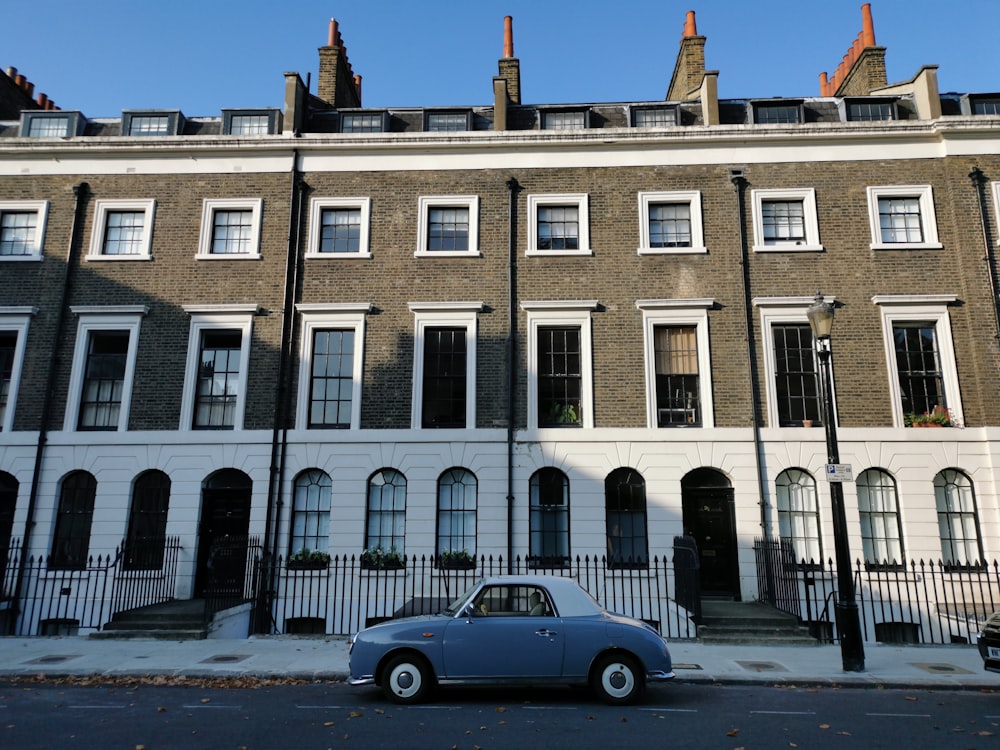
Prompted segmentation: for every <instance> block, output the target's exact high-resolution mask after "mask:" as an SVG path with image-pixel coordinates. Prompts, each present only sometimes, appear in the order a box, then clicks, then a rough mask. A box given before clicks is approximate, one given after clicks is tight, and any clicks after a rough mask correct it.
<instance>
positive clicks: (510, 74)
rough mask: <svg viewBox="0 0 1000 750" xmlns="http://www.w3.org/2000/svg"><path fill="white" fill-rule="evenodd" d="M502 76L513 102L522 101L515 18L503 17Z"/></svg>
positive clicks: (508, 95) (518, 102)
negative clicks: (515, 40) (515, 38)
mask: <svg viewBox="0 0 1000 750" xmlns="http://www.w3.org/2000/svg"><path fill="white" fill-rule="evenodd" d="M500 78H503V79H504V80H505V81H506V82H507V97H508V98H509V100H510V102H511V103H512V104H520V103H521V61H520V60H518V59H517V58H516V57H514V19H513V18H511V17H510V16H505V17H504V19H503V57H502V58H501V59H500Z"/></svg>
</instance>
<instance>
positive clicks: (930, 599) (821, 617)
mask: <svg viewBox="0 0 1000 750" xmlns="http://www.w3.org/2000/svg"><path fill="white" fill-rule="evenodd" d="M754 552H755V554H756V558H757V580H758V589H759V592H760V593H759V596H760V599H761V600H762V601H765V602H767V603H768V604H771V605H773V606H775V607H777V608H779V609H781V610H782V611H785V612H788V613H789V614H792V615H795V616H796V617H798V618H799V619H801V620H802V621H803V622H804V623H806V624H809V625H810V626H811V628H812V629H813V632H814V633H815V634H816V635H817V636H818V637H820V638H821V639H823V640H830V641H835V640H837V638H838V634H837V631H836V623H835V622H834V620H835V619H836V618H835V617H834V607H833V605H834V602H835V599H836V596H837V579H836V566H835V565H834V564H833V560H825V561H823V560H821V561H819V562H817V561H815V560H809V561H806V560H799V561H796V559H795V557H794V554H793V553H792V552H791V543H790V542H789V540H787V539H781V540H774V539H768V540H763V539H758V540H757V541H756V542H755V543H754ZM852 573H853V579H854V589H855V596H856V598H857V603H858V609H859V612H860V616H861V629H862V637H863V638H864V640H865V641H868V642H878V641H880V642H888V643H944V644H947V643H971V642H973V641H974V639H975V636H976V633H978V632H979V629H980V627H981V626H982V625H983V623H984V622H985V621H986V619H987V618H988V617H989V615H990V614H991V613H992V612H994V611H996V610H998V609H1000V561H996V560H994V561H993V562H987V561H985V560H983V561H980V562H976V563H972V564H963V565H955V564H953V563H949V562H943V561H934V560H926V561H925V560H919V561H916V560H910V561H907V562H905V563H897V562H894V561H885V562H882V563H878V564H876V563H865V562H862V561H860V560H857V561H855V563H854V566H853V571H852Z"/></svg>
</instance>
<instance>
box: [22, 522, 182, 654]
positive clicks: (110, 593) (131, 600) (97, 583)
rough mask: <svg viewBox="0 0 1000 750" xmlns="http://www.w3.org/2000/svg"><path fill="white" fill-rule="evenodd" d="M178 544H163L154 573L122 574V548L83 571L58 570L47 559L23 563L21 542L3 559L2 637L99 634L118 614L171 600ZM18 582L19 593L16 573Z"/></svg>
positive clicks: (94, 560)
mask: <svg viewBox="0 0 1000 750" xmlns="http://www.w3.org/2000/svg"><path fill="white" fill-rule="evenodd" d="M180 549H181V545H180V540H179V539H178V538H176V537H169V538H166V539H165V540H163V550H164V556H163V564H162V566H161V567H160V568H159V569H157V570H122V564H121V563H122V560H123V559H124V547H123V546H119V547H118V548H117V549H116V550H115V551H114V552H113V553H111V554H108V555H97V556H91V557H88V558H87V562H86V565H85V566H84V567H82V568H75V569H60V568H58V567H54V566H53V565H52V560H51V558H49V557H45V556H42V555H39V556H37V557H34V556H32V557H28V558H27V559H22V554H21V548H20V543H19V542H16V541H15V542H14V543H12V544H11V547H10V549H9V550H8V551H7V554H6V555H5V556H4V560H5V569H4V572H3V600H2V604H3V610H2V612H3V626H4V627H3V631H2V632H3V633H4V634H10V635H75V634H78V633H81V632H86V631H88V630H99V629H100V628H101V627H103V625H104V624H105V623H107V622H109V621H110V620H111V617H112V616H113V615H114V614H115V613H116V612H121V611H124V610H129V609H135V608H137V607H143V606H147V605H150V604H158V603H160V602H163V601H168V600H170V599H172V598H173V596H174V587H175V584H176V578H177V558H178V553H179V552H180ZM19 571H23V573H22V577H21V592H20V597H15V594H16V593H17V592H16V591H15V588H16V580H17V576H18V572H19Z"/></svg>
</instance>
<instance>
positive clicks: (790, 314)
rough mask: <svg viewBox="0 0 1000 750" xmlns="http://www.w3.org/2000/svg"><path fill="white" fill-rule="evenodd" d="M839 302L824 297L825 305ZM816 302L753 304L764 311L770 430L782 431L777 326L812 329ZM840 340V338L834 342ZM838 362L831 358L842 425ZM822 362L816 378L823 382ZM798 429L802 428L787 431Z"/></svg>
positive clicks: (787, 299) (787, 300)
mask: <svg viewBox="0 0 1000 750" xmlns="http://www.w3.org/2000/svg"><path fill="white" fill-rule="evenodd" d="M836 300H837V298H836V297H832V296H830V295H824V296H823V301H824V302H826V303H828V304H831V305H832V304H835V303H836ZM815 302H816V298H815V296H813V297H757V298H755V299H753V300H752V304H753V306H754V307H757V308H759V309H760V330H761V342H762V345H763V349H764V352H763V354H764V371H765V372H766V373H767V378H766V379H765V383H764V385H765V393H766V395H767V424H768V426H770V427H775V428H777V427H778V422H779V420H778V394H777V387H776V383H775V378H776V377H777V375H778V372H777V362H775V358H774V326H775V325H781V324H782V323H798V324H805V325H809V317H808V316H807V315H806V311H807V310H808V309H809V306H810V305H812V304H814V303H815ZM834 340H836V338H835V339H834ZM813 351H814V352H816V351H817V349H816V340H815V338H813ZM836 362H837V358H836V357H835V356H833V357H831V358H830V389H831V391H832V394H831V395H832V397H833V423H834V424H835V425H839V424H840V419H839V415H838V412H839V409H838V408H837V385H836V383H837V379H836V377H834V370H833V368H834V366H835V365H836ZM819 368H820V363H819V359H818V358H817V360H816V377H817V378H822V377H823V373H822V371H821V370H820V369H819ZM783 429H798V428H792V427H788V428H783Z"/></svg>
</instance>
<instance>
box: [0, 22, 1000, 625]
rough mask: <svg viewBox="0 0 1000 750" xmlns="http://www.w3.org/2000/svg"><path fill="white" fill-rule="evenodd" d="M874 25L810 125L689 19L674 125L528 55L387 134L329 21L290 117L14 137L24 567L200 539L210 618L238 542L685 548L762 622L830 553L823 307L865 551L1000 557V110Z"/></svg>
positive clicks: (1, 136) (6, 195) (15, 456)
mask: <svg viewBox="0 0 1000 750" xmlns="http://www.w3.org/2000/svg"><path fill="white" fill-rule="evenodd" d="M864 25H865V28H864V30H863V32H862V34H861V35H859V42H858V44H857V45H855V47H854V48H852V49H854V50H855V52H854V53H853V54H852V55H850V56H849V58H850V59H847V58H845V63H843V64H842V65H841V68H840V69H838V71H837V73H835V74H834V75H833V76H832V77H827V75H826V74H824V75H823V76H822V77H821V88H822V92H821V95H819V96H815V97H803V98H798V99H768V100H719V99H718V97H717V94H716V93H715V92H716V86H715V82H716V80H717V76H718V73H717V72H715V71H709V70H705V69H704V68H705V49H706V37H704V36H699V35H698V34H697V31H696V29H695V27H694V17H693V14H689V17H688V23H687V25H686V26H685V31H684V36H683V37H682V39H681V49H680V53H679V58H678V64H677V66H676V67H675V69H674V80H672V81H671V82H670V85H669V87H668V92H669V97H670V98H669V99H668V100H666V101H647V102H619V103H607V104H581V105H575V106H574V105H558V106H556V105H552V106H547V105H528V104H522V103H521V101H520V91H521V86H520V65H519V61H518V60H517V58H515V57H514V54H513V37H512V31H511V26H510V24H509V22H508V24H507V28H506V39H505V45H504V57H503V58H502V59H501V61H500V68H499V71H500V74H499V75H498V76H497V77H496V78H495V79H494V81H493V93H494V101H493V102H492V104H490V105H486V106H482V107H472V108H454V109H448V108H433V109H393V108H386V109H369V108H364V107H362V106H361V81H360V77H359V76H355V75H354V73H353V69H352V67H351V64H350V63H349V62H348V61H347V56H346V52H345V51H344V48H343V41H342V39H341V36H340V32H339V30H338V29H336V27H335V26H331V30H330V35H329V39H328V44H327V45H326V46H325V47H323V48H321V49H320V51H319V52H320V61H321V62H320V73H319V81H318V86H317V90H318V95H316V94H313V93H311V92H309V91H308V90H306V86H305V85H304V84H303V82H302V80H301V78H300V77H299V76H298V74H295V73H290V74H286V90H285V96H284V107H283V109H282V110H281V111H279V110H277V109H264V110H226V111H224V112H222V113H221V116H220V117H219V118H197V119H186V118H184V116H183V114H182V113H181V112H177V111H170V110H151V111H139V110H131V111H127V112H125V113H123V114H122V117H121V118H120V119H95V120H88V119H87V118H85V117H84V116H83V115H82V113H80V112H72V111H63V110H55V109H46V110H30V111H29V110H25V111H24V112H23V113H22V114H21V116H20V118H19V119H18V120H7V121H2V122H0V270H2V274H0V364H2V365H3V367H4V368H5V369H4V371H3V373H2V376H3V379H4V382H3V385H4V389H3V396H4V398H5V401H4V402H3V404H2V408H3V411H2V412H0V413H2V420H0V546H4V545H5V544H8V543H9V540H11V539H13V540H17V541H18V543H20V544H23V550H24V554H25V555H37V556H46V557H49V556H50V559H49V563H48V564H49V565H50V566H51V567H53V568H70V569H72V568H74V567H79V566H81V565H84V564H85V558H86V557H87V556H88V555H90V556H92V555H95V554H109V553H111V552H112V551H113V550H114V549H115V548H116V546H117V545H118V544H119V543H121V541H122V540H123V539H125V540H126V546H128V544H130V543H131V544H132V545H136V544H140V543H143V542H144V541H145V540H147V539H149V538H153V537H156V536H157V535H159V536H161V537H162V536H163V535H164V534H166V535H168V536H176V537H179V538H180V539H181V540H182V545H181V546H182V550H181V553H180V560H179V569H178V570H179V573H178V577H177V584H176V589H175V591H174V592H173V595H174V596H176V597H177V598H181V599H185V598H190V597H192V596H196V595H198V594H199V593H201V592H200V588H201V587H202V585H203V581H204V575H205V573H206V568H207V566H208V565H209V564H210V561H209V558H208V549H209V547H210V546H211V544H212V541H213V540H214V539H215V537H216V536H219V535H225V534H228V535H231V536H240V535H246V534H250V535H253V536H257V537H259V538H260V539H262V540H263V542H262V544H263V548H264V549H265V550H267V551H268V552H271V551H273V552H274V553H276V554H277V555H279V556H280V555H289V554H294V553H296V552H298V551H299V550H300V549H303V548H308V549H311V550H319V551H322V552H327V553H329V554H351V555H355V554H358V555H359V554H361V553H362V551H363V550H365V549H372V548H376V547H377V548H381V549H382V550H384V551H386V552H391V551H396V552H399V553H402V554H404V555H405V556H407V557H410V556H413V555H431V556H436V555H440V554H442V553H445V552H458V551H463V550H464V551H468V552H469V553H471V554H473V555H476V556H482V555H486V556H494V557H503V558H504V559H510V558H511V556H514V557H521V558H524V557H528V558H530V559H533V560H542V561H544V563H545V564H555V565H558V564H561V562H562V561H564V560H569V559H570V558H573V557H577V556H580V555H596V556H601V557H602V559H603V558H604V557H605V556H606V557H607V560H606V563H607V566H608V567H609V568H614V567H616V566H618V567H622V568H642V567H643V565H645V564H646V563H647V561H648V560H649V558H650V557H653V556H661V557H662V556H668V555H670V554H671V549H672V545H673V540H674V538H675V537H677V536H681V535H684V534H685V533H686V534H689V535H691V536H693V537H694V538H695V539H696V540H697V542H698V543H699V548H700V550H701V554H702V559H701V571H702V572H701V576H702V580H701V584H702V588H703V590H705V591H707V592H711V593H716V594H721V595H727V596H734V597H737V598H753V597H754V596H755V595H756V590H757V573H756V568H755V560H754V552H753V540H754V538H755V537H759V536H764V537H778V536H782V537H788V538H790V539H792V540H793V544H794V547H795V550H796V552H797V553H798V554H799V555H800V556H802V557H806V558H810V557H817V558H827V557H830V556H832V554H833V542H832V523H833V521H832V518H831V515H830V510H829V489H828V484H827V482H826V481H825V480H824V476H823V474H824V470H825V466H826V463H827V454H826V444H825V440H824V430H823V429H821V428H820V425H821V423H822V409H821V397H820V393H819V382H818V370H817V362H816V357H815V349H814V342H813V340H812V335H811V333H810V330H809V327H808V323H807V319H806V310H807V308H808V307H809V305H811V304H812V303H813V301H814V297H815V295H816V294H817V289H821V291H822V293H823V295H825V299H826V301H829V302H835V304H836V323H835V327H834V334H833V339H832V342H833V344H832V346H833V351H834V355H833V374H834V390H835V399H836V419H837V423H838V425H839V434H840V454H841V460H842V462H843V463H846V464H850V465H851V467H852V469H853V476H854V480H855V481H853V482H848V483H845V484H844V489H845V496H846V504H847V511H848V531H849V536H850V545H851V549H852V551H853V552H854V554H855V555H856V556H857V557H859V558H863V559H864V560H866V561H867V562H870V563H878V562H885V561H892V560H896V559H897V558H898V559H899V560H903V559H906V560H909V559H939V560H945V561H949V562H953V563H961V564H966V565H967V564H970V563H973V562H975V561H977V560H985V559H995V558H996V557H997V556H998V554H1000V507H998V492H1000V479H998V477H997V471H996V466H997V464H998V462H1000V398H997V395H998V392H997V385H996V383H997V376H998V374H1000V348H998V333H1000V329H998V325H1000V311H998V306H997V305H998V298H997V282H998V277H997V272H996V264H995V251H996V246H997V242H998V228H997V227H998V216H1000V156H998V154H1000V119H998V117H997V112H998V111H1000V109H998V108H1000V97H998V96H997V95H995V94H963V95H957V94H940V93H939V92H938V91H937V86H936V76H935V69H934V68H932V67H928V68H924V69H922V70H921V71H919V72H918V74H917V75H916V76H914V78H913V79H911V80H909V81H906V82H903V83H899V84H892V85H890V84H889V83H888V82H887V81H886V80H885V48H882V47H877V46H876V45H875V40H874V32H873V30H872V28H871V19H870V15H868V14H867V12H866V16H865V19H864ZM52 136H63V137H52ZM935 407H938V412H939V413H943V414H944V417H943V418H942V420H940V421H945V422H946V423H947V426H946V427H944V428H942V429H933V430H932V429H915V428H914V427H913V426H912V424H913V422H914V420H915V421H916V422H917V423H919V422H920V421H922V416H923V414H924V412H932V413H933V412H934V411H935ZM810 423H811V424H812V425H813V426H812V428H810V426H809V425H810ZM221 518H225V519H227V520H220V519H221ZM279 627H280V625H279Z"/></svg>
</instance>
